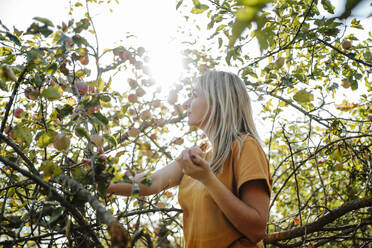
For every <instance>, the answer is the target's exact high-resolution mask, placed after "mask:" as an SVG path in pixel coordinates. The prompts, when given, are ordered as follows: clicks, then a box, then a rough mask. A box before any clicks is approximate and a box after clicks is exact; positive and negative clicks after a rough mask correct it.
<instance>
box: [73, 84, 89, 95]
mask: <svg viewBox="0 0 372 248" xmlns="http://www.w3.org/2000/svg"><path fill="white" fill-rule="evenodd" d="M75 85H76V88H77V89H78V91H79V94H80V95H85V94H86V93H87V92H88V85H87V84H86V83H76V84H75Z"/></svg>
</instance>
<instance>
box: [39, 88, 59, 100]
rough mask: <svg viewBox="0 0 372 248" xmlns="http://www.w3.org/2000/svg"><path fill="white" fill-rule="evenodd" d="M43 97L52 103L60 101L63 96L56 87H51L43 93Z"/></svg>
mask: <svg viewBox="0 0 372 248" xmlns="http://www.w3.org/2000/svg"><path fill="white" fill-rule="evenodd" d="M41 96H43V97H45V98H46V99H48V100H50V101H54V100H58V99H59V98H61V94H60V93H59V91H58V90H57V89H56V88H54V87H49V88H47V89H45V90H43V92H41Z"/></svg>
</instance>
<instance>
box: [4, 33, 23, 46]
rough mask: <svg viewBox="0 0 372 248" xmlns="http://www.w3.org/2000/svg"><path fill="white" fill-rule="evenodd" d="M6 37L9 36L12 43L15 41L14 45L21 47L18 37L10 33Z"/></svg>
mask: <svg viewBox="0 0 372 248" xmlns="http://www.w3.org/2000/svg"><path fill="white" fill-rule="evenodd" d="M6 36H7V37H8V38H9V39H10V40H11V41H13V42H14V43H16V44H17V45H18V46H21V42H20V41H19V39H18V38H17V36H15V35H12V34H11V33H9V32H7V33H6Z"/></svg>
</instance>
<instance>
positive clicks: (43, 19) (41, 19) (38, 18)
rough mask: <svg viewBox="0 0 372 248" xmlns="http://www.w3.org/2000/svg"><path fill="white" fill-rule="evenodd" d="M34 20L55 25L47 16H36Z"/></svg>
mask: <svg viewBox="0 0 372 248" xmlns="http://www.w3.org/2000/svg"><path fill="white" fill-rule="evenodd" d="M34 20H36V21H39V22H42V23H44V24H45V25H46V26H50V27H54V25H53V23H52V22H51V21H50V20H48V19H46V18H41V17H34Z"/></svg>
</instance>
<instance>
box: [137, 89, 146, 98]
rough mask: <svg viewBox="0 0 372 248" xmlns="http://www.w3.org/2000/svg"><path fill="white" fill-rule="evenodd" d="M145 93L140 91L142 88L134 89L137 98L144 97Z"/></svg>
mask: <svg viewBox="0 0 372 248" xmlns="http://www.w3.org/2000/svg"><path fill="white" fill-rule="evenodd" d="M145 93H146V92H145V90H144V89H142V88H138V89H136V95H137V96H138V97H141V96H144V95H145Z"/></svg>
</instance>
